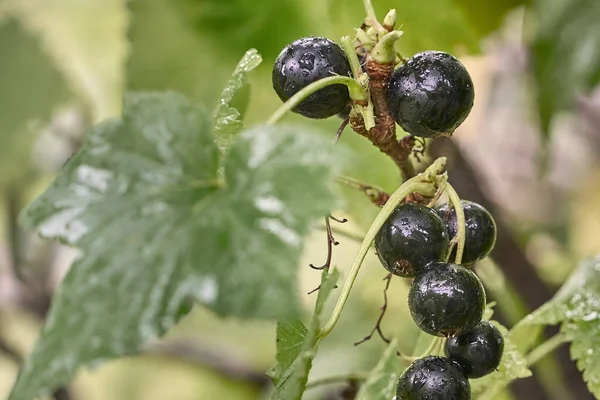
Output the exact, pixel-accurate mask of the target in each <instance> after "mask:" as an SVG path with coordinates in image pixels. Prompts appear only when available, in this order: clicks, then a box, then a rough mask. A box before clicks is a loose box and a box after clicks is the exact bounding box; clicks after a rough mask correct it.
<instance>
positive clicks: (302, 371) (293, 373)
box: [271, 270, 339, 400]
mask: <svg viewBox="0 0 600 400" xmlns="http://www.w3.org/2000/svg"><path fill="white" fill-rule="evenodd" d="M338 278H339V272H338V270H333V272H331V273H329V272H328V271H327V270H323V273H322V275H321V288H320V289H319V295H318V297H317V301H316V304H315V312H314V314H313V318H312V321H311V324H310V328H308V329H307V328H306V327H304V324H302V322H300V321H296V322H293V323H290V324H287V326H286V325H283V326H281V329H280V326H279V325H278V329H277V361H278V364H277V365H276V366H275V367H274V368H273V369H272V370H274V371H276V373H275V375H274V379H273V381H274V382H275V391H274V392H273V394H272V395H271V399H272V400H300V398H301V397H302V394H303V393H304V390H306V382H307V381H308V373H309V371H310V368H311V367H312V361H313V358H314V357H315V354H316V352H317V346H318V340H317V336H318V334H319V330H320V327H321V314H322V312H323V306H324V305H325V301H326V300H327V297H328V296H329V295H330V294H331V291H332V290H333V288H334V287H335V283H336V282H337V280H338ZM290 328H293V329H290Z"/></svg>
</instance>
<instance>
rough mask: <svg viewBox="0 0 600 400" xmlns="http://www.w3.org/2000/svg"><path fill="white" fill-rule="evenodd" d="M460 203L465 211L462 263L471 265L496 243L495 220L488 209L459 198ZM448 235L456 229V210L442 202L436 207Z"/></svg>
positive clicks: (486, 253)
mask: <svg viewBox="0 0 600 400" xmlns="http://www.w3.org/2000/svg"><path fill="white" fill-rule="evenodd" d="M461 205H462V208H463V210H464V213H465V226H466V237H465V249H464V253H463V257H462V264H464V265H471V264H473V263H475V262H477V261H479V260H481V259H483V258H485V257H487V256H488V254H490V252H491V251H492V249H493V248H494V244H495V243H496V232H497V231H496V222H495V221H494V218H493V217H492V215H491V214H490V212H489V211H488V210H486V209H485V208H484V207H483V206H481V205H479V204H477V203H475V202H472V201H467V200H461ZM436 211H437V213H438V214H439V216H440V218H441V219H442V221H444V225H445V226H446V230H447V231H448V235H449V236H450V237H454V235H456V232H457V230H458V227H457V221H456V212H455V211H454V208H453V207H452V205H450V204H443V205H442V206H440V207H438V208H436ZM455 254H456V249H454V250H453V253H452V255H451V256H450V257H451V259H452V258H453V257H454V256H455Z"/></svg>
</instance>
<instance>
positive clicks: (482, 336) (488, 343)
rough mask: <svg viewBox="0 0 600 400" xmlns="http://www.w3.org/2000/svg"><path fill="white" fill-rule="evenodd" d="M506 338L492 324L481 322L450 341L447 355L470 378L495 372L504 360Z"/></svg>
mask: <svg viewBox="0 0 600 400" xmlns="http://www.w3.org/2000/svg"><path fill="white" fill-rule="evenodd" d="M503 351H504V338H503V337H502V334H501V333H500V331H499V330H498V328H496V327H495V326H494V325H493V324H492V323H490V322H488V321H481V322H480V323H479V324H477V326H475V328H473V329H472V330H470V331H468V332H465V333H463V334H461V335H458V336H455V337H453V338H450V339H448V341H447V342H446V355H447V356H448V357H450V358H451V359H452V360H453V361H455V362H457V363H458V364H459V365H460V366H461V367H462V369H463V371H464V373H465V374H466V375H467V377H469V378H481V377H482V376H485V375H487V374H489V373H491V372H493V371H494V370H495V369H496V368H498V365H500V359H501V358H502V352H503Z"/></svg>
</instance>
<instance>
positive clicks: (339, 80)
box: [267, 76, 367, 125]
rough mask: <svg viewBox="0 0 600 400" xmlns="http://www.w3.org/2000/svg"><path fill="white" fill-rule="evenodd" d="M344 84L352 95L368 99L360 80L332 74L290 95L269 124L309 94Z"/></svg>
mask: <svg viewBox="0 0 600 400" xmlns="http://www.w3.org/2000/svg"><path fill="white" fill-rule="evenodd" d="M335 84H342V85H346V86H348V90H349V91H350V96H351V97H352V98H353V99H355V98H360V97H363V98H364V100H366V99H367V93H366V92H365V90H364V89H363V88H362V86H360V84H359V83H358V82H356V81H355V80H354V79H352V78H350V77H347V76H330V77H328V78H323V79H320V80H318V81H316V82H313V83H311V84H310V85H308V86H306V87H305V88H303V89H302V90H300V91H298V92H297V93H296V94H295V95H293V96H292V97H290V98H289V99H288V101H286V102H285V103H283V105H281V107H279V108H278V109H277V110H276V111H275V112H274V113H273V114H272V115H271V116H270V117H269V119H268V120H267V124H269V125H273V124H275V123H277V122H278V121H279V120H280V119H281V118H283V116H284V115H285V114H286V113H287V112H288V111H292V109H294V108H295V107H296V106H298V104H300V103H302V101H303V100H305V99H306V98H307V97H308V96H310V95H311V94H313V93H315V92H316V91H318V90H320V89H323V88H324V87H327V86H329V85H335Z"/></svg>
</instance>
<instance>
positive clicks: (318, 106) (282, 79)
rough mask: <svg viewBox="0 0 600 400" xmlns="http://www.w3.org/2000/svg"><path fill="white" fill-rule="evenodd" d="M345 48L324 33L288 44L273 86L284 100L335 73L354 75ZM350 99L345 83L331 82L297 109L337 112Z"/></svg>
mask: <svg viewBox="0 0 600 400" xmlns="http://www.w3.org/2000/svg"><path fill="white" fill-rule="evenodd" d="M350 71H351V69H350V63H349V62H348V58H347V57H346V53H344V50H342V48H341V47H340V46H338V45H337V44H335V43H334V42H333V41H331V40H329V39H326V38H322V37H308V38H303V39H299V40H296V41H295V42H293V43H292V44H289V45H287V46H286V47H285V48H284V49H283V50H282V51H281V53H280V54H279V56H278V57H277V60H275V64H274V65H273V89H275V92H276V93H277V95H278V96H279V98H280V99H281V100H282V101H286V100H288V99H289V98H290V97H292V96H293V95H294V94H296V93H297V92H298V91H299V90H301V89H302V88H304V87H306V86H308V85H310V84H311V83H313V82H316V81H318V80H319V79H323V78H327V77H329V76H334V75H343V76H350V75H351V72H350ZM349 102H350V95H349V93H348V88H347V87H346V86H345V85H341V84H337V85H330V86H327V87H325V88H323V89H320V90H318V91H317V92H315V93H313V94H312V95H310V96H309V97H307V98H306V99H305V100H304V101H302V102H301V103H300V104H299V105H298V106H297V107H296V108H295V109H294V110H293V111H294V112H296V113H298V114H301V115H304V116H305V117H308V118H314V119H321V118H328V117H331V116H333V115H336V114H338V113H340V112H342V111H344V109H345V108H346V106H347V105H348V104H349Z"/></svg>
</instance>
